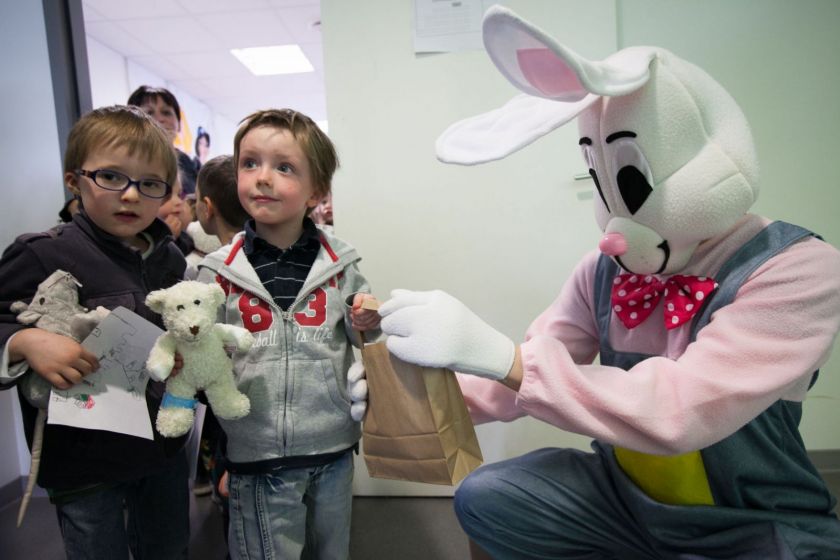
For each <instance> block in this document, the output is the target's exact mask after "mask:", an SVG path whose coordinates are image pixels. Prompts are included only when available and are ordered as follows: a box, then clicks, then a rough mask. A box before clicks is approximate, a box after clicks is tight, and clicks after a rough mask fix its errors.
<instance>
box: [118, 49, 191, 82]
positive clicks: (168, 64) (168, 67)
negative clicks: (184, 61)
mask: <svg viewBox="0 0 840 560" xmlns="http://www.w3.org/2000/svg"><path fill="white" fill-rule="evenodd" d="M131 60H132V61H133V62H136V63H137V64H139V65H140V66H143V67H145V68H146V69H147V70H149V71H151V72H153V73H155V74H157V75H158V76H160V77H161V78H163V79H164V80H171V81H174V80H179V79H184V78H185V77H186V76H187V75H188V74H187V72H185V71H184V69H183V68H181V67H180V66H178V65H177V64H175V63H173V62H172V61H171V60H169V58H168V57H167V56H165V55H158V54H155V55H149V56H132V57H131Z"/></svg>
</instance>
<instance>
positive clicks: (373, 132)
mask: <svg viewBox="0 0 840 560" xmlns="http://www.w3.org/2000/svg"><path fill="white" fill-rule="evenodd" d="M505 4H506V5H507V6H509V7H511V8H512V9H514V10H515V11H517V12H519V13H520V14H521V15H523V16H524V17H526V18H528V19H531V20H532V21H535V22H537V23H538V24H539V25H540V26H541V27H543V28H545V29H547V31H548V32H549V33H550V34H552V35H554V36H556V37H561V38H562V41H563V42H564V43H566V44H569V45H570V46H571V47H572V48H574V49H575V50H578V51H579V52H581V53H582V54H583V55H585V56H587V57H590V58H596V59H597V58H602V57H604V56H606V55H608V54H609V53H611V52H613V51H614V50H615V49H616V48H618V47H620V46H626V45H630V44H655V45H659V46H663V47H666V48H670V49H672V50H674V51H675V52H677V53H678V54H680V55H682V56H684V57H685V58H687V59H689V60H691V61H693V62H696V63H698V64H699V65H700V66H702V67H704V68H705V69H706V70H707V71H709V72H710V73H711V74H712V75H713V76H715V77H717V78H718V79H719V80H720V81H721V82H722V83H723V85H724V86H725V87H726V88H728V89H729V90H730V91H731V92H732V94H733V95H734V96H735V97H736V99H737V100H738V101H739V102H740V103H741V105H742V106H743V107H744V109H745V111H746V113H747V116H748V118H749V119H750V120H751V122H752V125H753V128H754V133H755V137H756V142H757V145H758V150H759V154H760V157H761V160H762V162H763V164H764V167H763V169H764V173H763V175H764V179H763V189H764V190H763V192H762V194H761V196H760V202H759V203H758V205H757V206H756V211H758V212H760V213H764V214H766V215H769V216H771V217H775V218H781V219H786V220H789V221H793V222H795V223H799V224H802V225H805V226H807V227H810V228H813V229H814V230H816V231H818V232H820V233H822V234H823V235H824V236H826V238H827V239H828V240H829V241H832V242H833V243H834V244H835V245H838V246H840V225H838V221H837V220H836V213H837V210H838V209H840V189H838V188H837V185H838V184H840V181H838V179H840V177H838V174H840V169H838V168H837V166H834V165H832V164H831V162H832V161H833V160H832V157H831V156H832V155H833V152H835V151H836V149H837V147H838V140H837V137H836V130H837V129H838V128H840V127H838V124H840V114H838V111H840V109H838V103H837V101H836V95H835V94H834V92H836V91H838V86H840V77H838V73H840V64H837V62H836V55H837V53H838V52H840V43H838V39H836V38H835V33H834V31H835V30H836V29H837V28H838V23H840V14H838V11H840V2H835V1H832V0H822V1H813V2H809V3H807V4H802V3H790V2H786V1H785V0H768V1H765V0H738V1H732V0H714V1H709V0H686V1H682V2H673V1H668V0H641V1H639V0H632V1H627V0H617V1H616V2H587V3H584V2H576V1H571V0H570V1H557V0H512V1H509V2H506V3H505ZM412 6H413V2H411V1H409V0H404V1H402V2H392V1H386V0H371V1H369V2H364V3H348V2H344V1H342V0H322V6H321V10H322V21H323V26H322V32H323V37H324V53H325V79H326V85H327V109H328V115H329V122H330V134H331V136H332V137H333V138H334V139H335V141H336V143H337V145H338V149H339V153H340V155H341V157H342V164H343V166H342V169H341V170H340V171H339V173H338V174H337V176H336V180H335V185H334V190H335V194H334V200H335V213H336V225H337V232H338V234H339V235H341V236H343V237H345V238H346V239H347V240H349V241H350V242H351V243H353V244H354V245H356V246H357V248H358V249H359V251H360V253H361V255H362V256H363V257H364V261H363V262H362V263H361V267H362V271H363V272H364V273H365V274H366V276H367V277H368V278H369V280H370V281H371V283H372V285H373V288H374V292H375V294H376V295H377V296H379V297H380V298H383V299H384V298H387V297H388V293H389V291H390V290H391V289H392V288H396V287H405V288H412V289H431V288H442V289H445V290H447V291H450V292H451V293H453V294H454V295H456V296H457V297H459V298H460V299H462V300H463V301H464V302H465V303H466V304H467V305H468V306H469V307H471V308H472V309H474V310H476V311H477V312H478V313H479V315H481V316H482V317H483V318H484V319H485V320H487V321H488V322H489V323H490V324H492V325H494V326H495V327H497V328H499V329H500V330H502V331H503V332H504V333H506V334H507V335H509V336H510V337H512V338H513V339H514V340H521V339H522V334H523V332H524V331H525V328H526V327H527V325H528V323H529V322H530V321H531V320H532V319H533V318H534V317H535V316H536V315H537V314H538V313H539V312H540V311H541V310H542V309H544V308H545V307H546V306H547V305H548V304H549V303H550V301H551V300H552V299H553V298H554V297H555V296H556V295H557V293H558V292H559V289H560V286H561V285H562V283H563V282H564V281H565V279H566V278H567V276H568V274H569V272H570V270H571V268H572V266H573V265H574V263H575V262H577V260H578V259H579V258H580V256H581V255H582V254H583V253H584V252H585V251H587V250H589V249H590V248H592V247H595V246H596V245H597V240H598V238H599V237H600V232H599V231H598V229H597V227H596V225H595V222H594V219H593V216H592V210H591V190H590V189H591V188H592V186H591V183H589V182H588V181H584V182H582V183H575V182H573V181H572V180H571V177H572V176H573V175H574V174H577V173H581V172H583V171H585V169H584V167H583V164H582V162H581V160H580V156H579V152H578V148H577V131H576V127H573V126H569V127H564V128H561V129H560V130H557V131H555V132H554V133H552V134H551V135H549V136H548V137H545V138H543V139H541V140H539V141H538V142H536V143H535V144H533V145H531V146H529V147H528V148H526V149H525V150H522V151H521V152H519V153H517V154H514V155H512V156H511V157H509V158H507V159H506V160H503V161H501V162H494V163H490V164H487V165H483V166H478V167H472V168H461V167H457V166H446V165H443V164H440V163H438V162H437V161H436V160H435V158H434V142H435V139H436V137H437V136H438V135H439V134H440V132H442V131H443V130H444V128H445V127H446V126H448V125H449V124H451V123H452V122H454V121H455V120H457V119H460V118H464V117H466V116H470V115H473V114H477V113H481V112H484V111H486V110H489V109H491V108H495V107H497V106H499V105H500V104H501V103H502V102H503V101H505V100H507V99H508V98H510V97H512V96H513V95H514V94H516V93H517V91H516V90H514V89H513V87H512V86H510V85H509V84H508V83H507V82H506V80H505V79H504V78H503V77H502V76H501V75H500V74H499V72H498V71H497V70H496V69H495V67H494V66H492V64H491V62H490V61H489V59H488V57H487V56H486V54H485V53H484V52H483V51H474V52H461V53H456V54H440V55H425V56H415V55H414V53H413V51H412V37H411V17H412V16H411V11H412ZM838 353H840V352H838ZM838 365H840V360H838V358H835V359H834V360H833V361H832V362H831V363H830V364H829V365H828V367H826V368H825V369H824V371H823V376H822V378H821V381H820V383H819V384H818V385H817V387H816V388H815V390H814V391H813V394H812V397H811V399H809V402H808V405H807V406H806V417H805V421H804V422H803V435H804V437H805V440H806V443H807V445H808V447H809V448H810V449H838V448H840V432H838V431H837V430H835V429H833V427H834V426H836V425H837V424H838V421H840V408H838V407H837V399H838V398H840V367H838ZM478 432H479V438H480V440H481V445H482V450H483V451H484V454H485V459H486V460H488V461H493V460H497V459H501V458H505V457H510V456H514V455H517V454H520V453H523V452H525V451H528V450H531V449H535V448H537V447H541V446H546V445H551V446H571V447H578V448H586V447H588V440H587V439H586V438H582V437H579V436H576V435H573V434H569V433H566V432H563V431H560V430H557V429H554V428H551V427H549V426H547V425H545V424H541V423H539V422H536V421H534V420H532V419H525V420H519V421H517V422H514V423H512V424H499V423H497V424H493V425H487V426H480V427H479V428H478ZM357 466H358V470H357V476H356V487H355V490H356V493H357V494H368V493H374V494H439V493H447V492H448V490H447V489H445V488H438V487H430V486H421V485H416V486H413V485H408V484H404V483H389V482H387V481H379V480H371V479H369V478H368V477H367V475H366V469H365V468H364V466H363V464H362V462H361V461H359V462H358V464H357Z"/></svg>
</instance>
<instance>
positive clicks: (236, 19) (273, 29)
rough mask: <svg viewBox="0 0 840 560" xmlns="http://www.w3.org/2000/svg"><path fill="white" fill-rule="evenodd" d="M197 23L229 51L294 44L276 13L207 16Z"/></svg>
mask: <svg viewBox="0 0 840 560" xmlns="http://www.w3.org/2000/svg"><path fill="white" fill-rule="evenodd" d="M196 19H197V20H198V21H199V22H200V23H201V24H202V25H203V26H204V27H205V28H206V29H207V30H208V31H210V32H211V33H213V34H214V35H215V36H216V37H218V38H219V41H220V42H221V44H222V45H223V46H225V47H227V48H228V49H241V48H245V47H263V46H269V45H288V44H290V43H294V42H295V40H294V38H293V35H292V34H291V33H289V31H288V30H287V29H286V26H285V25H284V24H283V20H282V19H281V18H280V17H279V16H278V15H277V13H276V12H275V11H274V10H262V11H248V12H237V13H226V14H206V15H200V16H196Z"/></svg>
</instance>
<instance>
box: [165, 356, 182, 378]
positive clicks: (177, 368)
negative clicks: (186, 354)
mask: <svg viewBox="0 0 840 560" xmlns="http://www.w3.org/2000/svg"><path fill="white" fill-rule="evenodd" d="M174 358H175V363H174V365H173V366H172V373H170V374H169V377H175V376H176V375H178V374H179V373H181V368H183V367H184V358H182V357H181V354H179V353H178V352H175V356H174Z"/></svg>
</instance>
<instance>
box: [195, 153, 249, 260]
mask: <svg viewBox="0 0 840 560" xmlns="http://www.w3.org/2000/svg"><path fill="white" fill-rule="evenodd" d="M195 215H196V218H198V222H199V223H200V224H201V227H202V228H203V229H204V231H205V232H207V233H208V234H210V235H215V236H216V237H218V238H219V241H220V242H221V243H222V245H227V244H229V243H230V242H231V241H233V236H234V235H236V234H237V233H239V232H240V231H242V230H243V228H244V227H245V222H247V221H248V219H249V218H250V216H249V215H248V213H247V212H245V209H244V208H242V204H241V203H240V202H239V195H238V194H237V191H236V168H235V167H234V166H233V157H232V156H217V157H214V158H213V159H211V160H208V161H207V162H206V163H205V164H204V165H203V166H202V167H201V170H199V172H198V181H197V182H196V187H195Z"/></svg>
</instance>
